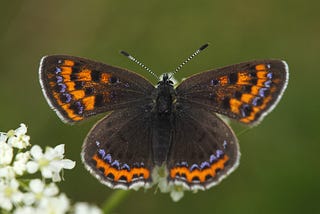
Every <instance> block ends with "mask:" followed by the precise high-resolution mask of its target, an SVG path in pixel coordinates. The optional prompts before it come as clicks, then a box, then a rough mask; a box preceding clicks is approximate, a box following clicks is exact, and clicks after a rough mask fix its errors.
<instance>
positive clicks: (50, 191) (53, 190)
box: [43, 183, 59, 196]
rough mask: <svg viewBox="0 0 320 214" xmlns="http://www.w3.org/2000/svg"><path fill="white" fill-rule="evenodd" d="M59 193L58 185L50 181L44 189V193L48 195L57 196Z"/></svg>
mask: <svg viewBox="0 0 320 214" xmlns="http://www.w3.org/2000/svg"><path fill="white" fill-rule="evenodd" d="M58 193H59V189H58V187H57V185H55V184H54V183H50V184H49V185H48V186H47V187H46V188H45V189H44V191H43V194H44V195H46V196H55V195H57V194H58Z"/></svg>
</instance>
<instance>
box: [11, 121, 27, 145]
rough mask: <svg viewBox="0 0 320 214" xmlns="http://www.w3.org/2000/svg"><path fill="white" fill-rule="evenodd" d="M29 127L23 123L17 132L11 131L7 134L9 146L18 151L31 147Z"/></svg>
mask: <svg viewBox="0 0 320 214" xmlns="http://www.w3.org/2000/svg"><path fill="white" fill-rule="evenodd" d="M26 133H27V127H26V125H25V124H23V123H21V124H20V127H19V128H17V129H16V130H14V131H13V130H10V131H8V133H7V136H8V144H9V145H11V146H12V147H15V148H18V149H25V148H27V147H28V146H29V145H30V142H29V141H30V136H28V135H26Z"/></svg>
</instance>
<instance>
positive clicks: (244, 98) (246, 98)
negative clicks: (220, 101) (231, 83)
mask: <svg viewBox="0 0 320 214" xmlns="http://www.w3.org/2000/svg"><path fill="white" fill-rule="evenodd" d="M254 97H255V96H254V95H252V94H242V96H241V101H242V102H245V103H250V102H251V100H252V99H253V98H254Z"/></svg>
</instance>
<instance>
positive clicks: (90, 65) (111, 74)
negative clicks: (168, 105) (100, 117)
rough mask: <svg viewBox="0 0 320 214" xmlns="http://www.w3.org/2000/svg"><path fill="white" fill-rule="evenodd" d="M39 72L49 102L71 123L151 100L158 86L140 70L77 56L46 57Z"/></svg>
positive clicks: (61, 116) (60, 115)
mask: <svg viewBox="0 0 320 214" xmlns="http://www.w3.org/2000/svg"><path fill="white" fill-rule="evenodd" d="M39 75H40V83H41V86H42V90H43V93H44V95H45V96H46V98H47V101H48V103H49V105H50V106H51V107H52V108H53V109H54V110H55V111H56V113H57V114H58V116H59V117H60V118H61V119H62V120H63V121H64V122H68V123H74V122H78V121H81V120H83V119H85V118H87V117H89V116H91V115H95V114H98V113H101V112H106V111H110V110H114V109H120V108H125V107H129V106H132V105H135V104H138V103H139V105H141V103H143V102H146V103H148V102H149V101H144V100H148V99H150V94H151V92H152V90H153V89H154V87H153V85H152V84H151V83H150V82H149V81H147V80H146V79H144V78H143V77H141V76H140V75H138V74H135V73H133V72H130V71H128V70H125V69H122V68H117V67H113V66H110V65H106V64H103V63H99V62H95V61H92V60H89V59H84V58H80V57H74V56H63V55H53V56H45V57H43V58H42V60H41V63H40V68H39Z"/></svg>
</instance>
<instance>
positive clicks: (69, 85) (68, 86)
mask: <svg viewBox="0 0 320 214" xmlns="http://www.w3.org/2000/svg"><path fill="white" fill-rule="evenodd" d="M65 85H66V86H67V88H68V91H74V90H75V88H74V86H75V82H66V83H65Z"/></svg>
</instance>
